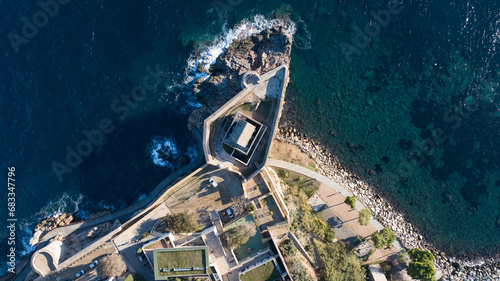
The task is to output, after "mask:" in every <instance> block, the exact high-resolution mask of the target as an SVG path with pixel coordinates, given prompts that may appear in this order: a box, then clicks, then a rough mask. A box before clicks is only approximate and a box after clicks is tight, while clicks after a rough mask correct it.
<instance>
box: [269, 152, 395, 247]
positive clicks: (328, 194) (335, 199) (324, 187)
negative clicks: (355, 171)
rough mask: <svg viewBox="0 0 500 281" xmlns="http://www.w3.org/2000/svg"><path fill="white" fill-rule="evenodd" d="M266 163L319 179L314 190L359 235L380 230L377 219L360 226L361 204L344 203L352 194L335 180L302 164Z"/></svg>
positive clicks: (271, 161)
mask: <svg viewBox="0 0 500 281" xmlns="http://www.w3.org/2000/svg"><path fill="white" fill-rule="evenodd" d="M267 165H269V166H273V167H277V168H282V169H287V170H290V171H293V172H296V173H299V174H302V175H304V176H307V177H309V178H312V179H314V180H317V181H319V182H320V183H321V184H320V186H319V189H318V191H317V192H316V193H317V194H318V195H319V196H320V197H321V198H322V199H323V200H324V201H325V203H326V204H327V206H328V207H329V208H330V209H331V210H332V211H333V212H334V213H335V214H336V215H337V216H338V217H339V218H340V219H341V220H342V222H343V224H346V225H347V226H348V227H349V229H351V230H352V231H353V232H354V233H356V234H357V235H359V236H361V237H367V236H369V235H370V234H371V233H373V232H374V231H375V230H381V229H382V228H384V226H383V225H382V224H381V223H379V222H378V221H377V220H375V219H374V218H372V219H371V220H370V224H369V225H368V226H362V225H360V224H359V223H358V218H359V210H361V209H364V206H363V204H361V203H360V202H359V201H356V208H355V209H354V210H351V209H350V207H349V206H347V205H346V204H344V203H343V202H344V200H345V197H347V196H353V195H352V194H351V193H350V192H349V191H347V190H346V189H345V188H343V187H342V186H340V184H338V183H337V182H335V181H333V180H331V179H329V178H327V177H325V176H323V175H320V174H318V173H316V172H314V171H312V170H309V169H307V168H304V167H302V166H299V165H296V164H292V163H289V162H285V161H282V160H276V159H268V160H267ZM393 246H394V247H395V250H396V251H400V250H401V249H403V247H402V246H401V244H400V243H399V241H397V240H396V241H395V242H394V243H393Z"/></svg>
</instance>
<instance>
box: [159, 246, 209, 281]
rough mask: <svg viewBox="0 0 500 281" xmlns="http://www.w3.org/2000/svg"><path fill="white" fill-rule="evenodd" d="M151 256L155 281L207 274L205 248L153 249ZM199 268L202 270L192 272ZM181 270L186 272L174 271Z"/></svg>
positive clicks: (206, 251)
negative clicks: (169, 277)
mask: <svg viewBox="0 0 500 281" xmlns="http://www.w3.org/2000/svg"><path fill="white" fill-rule="evenodd" d="M153 255H154V267H155V269H154V270H155V278H156V279H163V280H165V279H166V278H167V277H168V276H190V275H200V274H207V270H208V264H209V262H208V247H207V246H202V247H183V248H169V249H155V250H154V251H153ZM201 267H203V269H196V270H194V268H201ZM181 268H184V269H186V270H174V269H181ZM187 268H189V270H187ZM164 269H168V270H164Z"/></svg>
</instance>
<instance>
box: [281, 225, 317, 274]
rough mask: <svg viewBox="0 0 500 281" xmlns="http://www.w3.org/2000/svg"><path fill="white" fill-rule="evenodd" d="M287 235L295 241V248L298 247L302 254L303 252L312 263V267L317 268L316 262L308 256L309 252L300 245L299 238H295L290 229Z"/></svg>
mask: <svg viewBox="0 0 500 281" xmlns="http://www.w3.org/2000/svg"><path fill="white" fill-rule="evenodd" d="M288 237H290V239H292V241H293V243H295V245H296V246H297V248H298V249H299V251H300V252H302V254H304V256H305V257H306V259H307V260H308V261H309V262H310V263H311V265H313V266H314V267H316V268H318V265H317V264H316V262H315V261H314V260H313V259H312V258H311V256H309V254H308V253H307V251H306V249H304V247H303V246H302V244H300V241H299V239H297V237H296V236H295V235H294V234H293V233H292V232H291V231H290V232H288Z"/></svg>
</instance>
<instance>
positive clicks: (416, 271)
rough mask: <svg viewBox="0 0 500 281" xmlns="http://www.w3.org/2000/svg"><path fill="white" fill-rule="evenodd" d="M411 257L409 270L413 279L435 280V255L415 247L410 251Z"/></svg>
mask: <svg viewBox="0 0 500 281" xmlns="http://www.w3.org/2000/svg"><path fill="white" fill-rule="evenodd" d="M408 255H409V256H410V258H411V261H410V265H409V266H408V269H407V272H408V275H410V276H411V277H412V278H413V279H420V280H422V281H435V280H436V269H435V268H434V255H433V254H432V253H431V252H429V251H424V250H420V249H417V248H413V249H411V250H409V251H408Z"/></svg>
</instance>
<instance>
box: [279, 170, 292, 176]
mask: <svg viewBox="0 0 500 281" xmlns="http://www.w3.org/2000/svg"><path fill="white" fill-rule="evenodd" d="M280 176H281V177H282V178H288V177H290V172H289V171H288V170H283V169H281V170H280Z"/></svg>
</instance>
